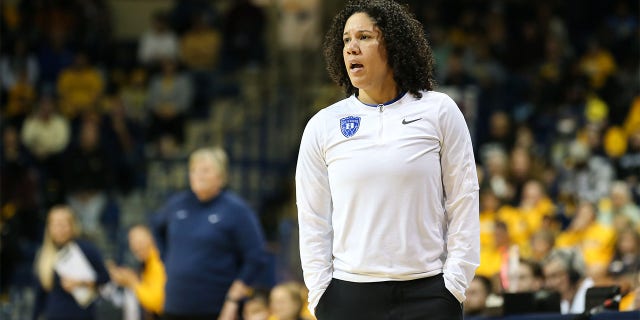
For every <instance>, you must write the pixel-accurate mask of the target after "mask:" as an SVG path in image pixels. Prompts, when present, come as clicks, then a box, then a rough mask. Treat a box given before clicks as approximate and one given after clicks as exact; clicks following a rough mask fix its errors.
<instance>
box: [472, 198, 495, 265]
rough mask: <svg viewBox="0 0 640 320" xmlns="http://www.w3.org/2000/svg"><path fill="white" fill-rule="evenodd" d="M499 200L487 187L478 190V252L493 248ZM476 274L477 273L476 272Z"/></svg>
mask: <svg viewBox="0 0 640 320" xmlns="http://www.w3.org/2000/svg"><path fill="white" fill-rule="evenodd" d="M498 209H500V200H499V199H498V197H496V195H495V193H494V192H493V190H491V188H489V187H483V188H482V189H481V190H480V250H483V249H484V248H493V247H494V228H495V223H496V220H497V219H498V217H497V215H498ZM476 273H477V271H476Z"/></svg>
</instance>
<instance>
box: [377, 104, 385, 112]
mask: <svg viewBox="0 0 640 320" xmlns="http://www.w3.org/2000/svg"><path fill="white" fill-rule="evenodd" d="M378 110H380V113H382V111H384V104H382V103H381V104H379V105H378Z"/></svg>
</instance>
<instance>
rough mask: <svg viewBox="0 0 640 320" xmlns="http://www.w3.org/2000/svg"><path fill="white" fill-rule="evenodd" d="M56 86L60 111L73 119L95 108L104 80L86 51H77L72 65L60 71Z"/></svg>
mask: <svg viewBox="0 0 640 320" xmlns="http://www.w3.org/2000/svg"><path fill="white" fill-rule="evenodd" d="M57 86H58V95H59V96H60V111H61V112H62V114H64V115H65V116H66V117H67V118H69V119H74V118H76V117H77V116H78V115H80V114H82V113H84V112H86V111H94V110H96V107H97V105H96V104H97V102H98V98H100V96H101V95H102V91H103V89H104V81H103V79H102V75H101V74H100V72H99V71H98V69H97V68H95V67H94V66H93V65H91V63H90V62H89V57H88V56H87V55H86V53H84V52H78V53H76V55H75V58H74V62H73V65H71V66H70V67H68V68H65V69H64V70H62V72H61V73H60V77H59V78H58V82H57Z"/></svg>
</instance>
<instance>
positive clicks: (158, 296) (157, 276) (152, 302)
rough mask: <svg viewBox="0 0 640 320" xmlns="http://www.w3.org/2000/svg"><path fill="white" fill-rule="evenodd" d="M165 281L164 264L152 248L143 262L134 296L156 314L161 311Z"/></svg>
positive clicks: (144, 306) (145, 307)
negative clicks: (140, 277)
mask: <svg viewBox="0 0 640 320" xmlns="http://www.w3.org/2000/svg"><path fill="white" fill-rule="evenodd" d="M166 282H167V274H166V272H165V270H164V264H163V263H162V261H160V254H159V253H158V251H156V250H154V251H153V252H152V253H151V255H150V256H149V258H148V259H147V261H146V262H145V266H144V270H143V272H142V280H141V281H140V283H139V284H138V285H137V286H136V287H135V288H134V292H135V294H136V297H137V298H138V301H139V302H140V305H142V307H143V308H144V309H146V310H148V311H151V312H154V313H156V314H160V313H162V307H163V306H164V285H165V283H166Z"/></svg>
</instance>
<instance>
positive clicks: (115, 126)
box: [103, 95, 146, 194]
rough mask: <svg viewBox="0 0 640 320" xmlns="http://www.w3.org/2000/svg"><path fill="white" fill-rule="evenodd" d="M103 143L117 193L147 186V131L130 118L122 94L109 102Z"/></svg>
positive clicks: (125, 192)
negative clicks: (145, 162)
mask: <svg viewBox="0 0 640 320" xmlns="http://www.w3.org/2000/svg"><path fill="white" fill-rule="evenodd" d="M106 107H107V110H105V111H106V115H105V117H104V119H103V120H104V134H105V136H104V139H103V140H104V142H105V149H106V152H107V154H108V157H109V161H110V163H111V164H110V166H111V167H112V168H113V174H114V176H113V182H114V187H115V189H116V191H118V192H119V193H121V194H128V193H129V192H130V191H132V190H134V189H138V188H140V187H142V186H144V180H145V178H146V177H145V175H144V172H145V165H144V160H145V159H144V142H145V141H144V128H143V127H141V125H140V123H138V122H135V121H134V120H132V119H131V118H129V116H128V115H127V107H128V106H127V105H126V104H125V101H124V99H123V98H122V97H121V96H119V95H114V96H111V97H110V99H108V100H107V101H106Z"/></svg>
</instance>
